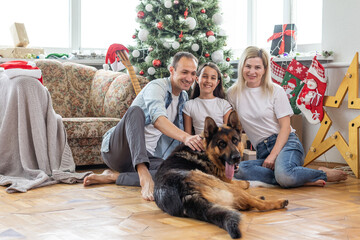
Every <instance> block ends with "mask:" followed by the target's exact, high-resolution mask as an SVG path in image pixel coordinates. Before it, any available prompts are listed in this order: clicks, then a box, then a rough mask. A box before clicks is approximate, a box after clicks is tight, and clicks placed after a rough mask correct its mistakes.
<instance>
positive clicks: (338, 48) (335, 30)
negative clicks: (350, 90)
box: [303, 0, 360, 163]
mask: <svg viewBox="0 0 360 240" xmlns="http://www.w3.org/2000/svg"><path fill="white" fill-rule="evenodd" d="M359 9H360V1H359V0H342V1H341V0H323V19H322V25H323V29H322V49H323V50H332V51H334V54H335V55H334V62H333V63H339V64H344V63H346V64H347V65H349V64H350V63H351V61H352V59H353V58H354V55H355V53H356V52H360V21H359ZM347 68H348V67H343V68H328V69H326V72H325V73H326V75H327V76H328V88H327V93H326V95H329V96H334V95H335V93H336V91H337V88H338V87H339V85H340V83H341V82H342V80H343V77H344V74H345V73H346V71H347ZM347 104H348V101H347V95H346V97H345V99H344V101H343V103H342V105H341V106H340V108H329V107H325V110H326V111H327V113H328V115H329V116H330V118H331V119H332V121H333V125H332V127H331V128H330V130H329V132H328V135H327V137H328V136H330V135H331V134H333V133H334V132H335V131H340V133H341V134H342V136H343V137H344V139H345V140H346V141H348V137H349V134H348V122H349V121H350V120H351V119H354V118H355V117H357V116H358V115H360V110H354V109H347ZM303 124H304V126H303V129H304V133H303V135H304V140H303V142H304V148H305V150H306V151H307V150H308V149H309V147H310V146H311V143H312V141H313V139H314V138H315V136H316V133H317V131H318V129H319V127H320V124H318V125H315V126H314V125H311V124H308V123H307V122H306V120H305V119H304V123H303ZM318 160H320V161H328V162H340V163H346V162H345V160H344V159H343V157H342V156H341V155H340V153H339V151H338V150H337V148H336V147H333V148H332V149H330V150H329V151H327V152H326V153H325V154H324V155H322V156H320V157H319V158H318Z"/></svg>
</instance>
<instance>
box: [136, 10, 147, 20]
mask: <svg viewBox="0 0 360 240" xmlns="http://www.w3.org/2000/svg"><path fill="white" fill-rule="evenodd" d="M137 17H138V18H140V19H143V18H144V17H145V13H144V12H143V11H139V12H138V13H137Z"/></svg>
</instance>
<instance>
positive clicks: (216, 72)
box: [183, 62, 232, 135]
mask: <svg viewBox="0 0 360 240" xmlns="http://www.w3.org/2000/svg"><path fill="white" fill-rule="evenodd" d="M197 76H198V77H197V79H196V82H195V83H194V84H195V87H194V89H193V92H192V94H191V100H190V101H187V102H186V103H185V106H184V109H183V116H184V130H185V132H187V133H189V134H192V133H193V128H194V131H195V134H197V135H199V134H201V132H202V131H203V129H204V121H205V118H206V117H207V116H210V117H211V118H212V119H214V121H215V122H216V124H217V125H218V126H221V125H222V124H226V123H227V120H228V117H229V115H230V112H231V110H232V108H231V106H230V104H229V102H228V101H226V100H225V99H224V98H225V92H224V89H223V86H222V77H221V73H220V69H219V67H218V66H217V65H216V64H214V63H211V62H209V63H205V64H203V65H201V66H200V67H199V69H198V71H197Z"/></svg>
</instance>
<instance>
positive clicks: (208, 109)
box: [183, 97, 231, 134]
mask: <svg viewBox="0 0 360 240" xmlns="http://www.w3.org/2000/svg"><path fill="white" fill-rule="evenodd" d="M229 110H231V105H230V103H229V102H228V101H227V100H225V99H222V98H218V97H215V98H212V99H201V98H199V97H197V98H195V99H192V100H189V101H187V102H186V103H185V106H184V109H183V113H185V114H186V115H188V116H189V117H191V118H192V124H193V127H194V130H195V134H200V133H201V132H202V131H203V130H204V122H205V118H206V117H207V116H210V117H211V118H212V119H214V121H215V122H216V125H218V126H221V125H223V124H224V115H225V114H226V113H227V112H228V111H229Z"/></svg>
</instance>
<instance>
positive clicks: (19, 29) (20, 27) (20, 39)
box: [10, 23, 29, 47]
mask: <svg viewBox="0 0 360 240" xmlns="http://www.w3.org/2000/svg"><path fill="white" fill-rule="evenodd" d="M10 32H11V36H12V37H13V40H14V45H15V47H26V46H27V45H29V38H28V35H27V33H26V29H25V25H24V24H23V23H14V24H13V25H11V27H10Z"/></svg>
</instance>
